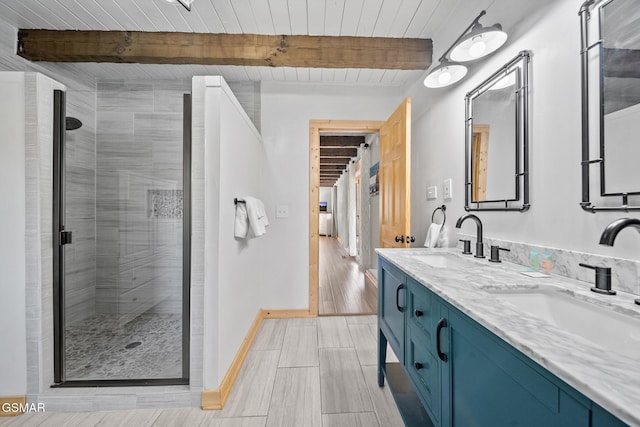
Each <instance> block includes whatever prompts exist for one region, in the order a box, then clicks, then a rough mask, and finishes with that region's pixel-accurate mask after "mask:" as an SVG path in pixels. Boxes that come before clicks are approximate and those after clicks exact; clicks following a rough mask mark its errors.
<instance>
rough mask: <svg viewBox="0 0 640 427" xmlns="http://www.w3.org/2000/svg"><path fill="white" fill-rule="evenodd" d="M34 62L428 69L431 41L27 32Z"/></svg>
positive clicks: (24, 43)
mask: <svg viewBox="0 0 640 427" xmlns="http://www.w3.org/2000/svg"><path fill="white" fill-rule="evenodd" d="M18 55H20V56H22V57H23V58H26V59H28V60H30V61H49V62H113V63H138V64H202V65H244V66H252V65H253V66H269V67H310V68H373V69H395V70H425V69H427V68H428V67H429V66H430V65H431V56H432V42H431V40H430V39H415V38H382V37H342V36H341V37H334V36H305V35H291V36H288V35H278V36H276V35H259V34H211V33H179V32H146V31H68V30H63V31H58V30H33V29H21V30H19V31H18Z"/></svg>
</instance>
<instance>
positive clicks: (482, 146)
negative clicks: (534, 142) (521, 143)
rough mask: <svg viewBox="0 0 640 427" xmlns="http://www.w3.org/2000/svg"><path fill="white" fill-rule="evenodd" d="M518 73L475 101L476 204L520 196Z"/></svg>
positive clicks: (474, 178) (505, 78) (474, 179)
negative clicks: (517, 179)
mask: <svg viewBox="0 0 640 427" xmlns="http://www.w3.org/2000/svg"><path fill="white" fill-rule="evenodd" d="M515 90H516V71H515V70H513V71H511V72H510V73H508V74H507V75H506V76H505V77H503V78H502V79H500V80H498V81H496V82H495V83H494V84H493V85H491V86H490V87H489V88H488V90H487V91H485V92H483V93H482V94H481V95H479V96H478V97H477V98H475V99H474V100H473V119H472V120H473V138H472V141H471V156H472V164H471V169H472V177H471V182H472V183H473V185H472V187H471V189H472V198H471V200H472V201H473V202H483V201H491V200H494V201H495V200H513V199H514V198H515V196H516V184H517V181H516V162H515V159H516V143H517V135H516V119H517V117H516V92H515Z"/></svg>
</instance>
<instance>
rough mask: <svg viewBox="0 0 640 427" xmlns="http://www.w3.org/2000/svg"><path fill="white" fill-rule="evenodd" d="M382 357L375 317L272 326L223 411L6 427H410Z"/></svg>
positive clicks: (39, 420)
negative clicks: (381, 383) (380, 378)
mask: <svg viewBox="0 0 640 427" xmlns="http://www.w3.org/2000/svg"><path fill="white" fill-rule="evenodd" d="M376 352H377V333H376V317H375V316H351V317H319V318H317V319H267V320H265V321H264V322H263V324H262V326H261V328H260V331H259V332H258V335H257V336H256V339H255V340H254V343H253V345H252V347H251V350H250V351H249V354H248V356H247V359H246V361H245V363H244V365H243V367H242V370H241V371H240V374H239V376H238V379H237V381H236V383H235V385H234V387H233V390H232V392H231V395H230V396H229V399H228V401H227V404H226V405H225V407H224V409H222V410H221V411H202V410H200V409H198V408H178V409H158V410H147V409H145V410H135V411H114V412H93V413H40V414H25V415H22V416H19V417H14V418H0V426H2V427H4V426H55V427H62V426H67V427H70V426H83V427H84V426H97V425H99V426H136V427H144V426H214V427H272V426H277V427H286V426H292V427H313V426H322V427H342V426H344V427H376V426H379V427H395V426H398V427H400V426H403V425H404V424H403V422H402V419H401V417H400V414H399V413H398V410H397V408H396V405H395V403H394V401H393V397H392V396H391V394H390V392H389V389H388V388H387V387H386V386H385V387H383V388H380V387H378V384H377V366H376V364H377V353H376ZM389 353H391V352H389Z"/></svg>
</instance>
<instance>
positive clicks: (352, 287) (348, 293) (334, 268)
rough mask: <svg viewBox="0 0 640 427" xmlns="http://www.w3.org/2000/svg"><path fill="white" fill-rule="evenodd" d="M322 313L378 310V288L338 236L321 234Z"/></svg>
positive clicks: (372, 311)
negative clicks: (349, 254) (366, 277)
mask: <svg viewBox="0 0 640 427" xmlns="http://www.w3.org/2000/svg"><path fill="white" fill-rule="evenodd" d="M319 244H320V271H319V276H320V277H319V279H320V315H321V316H323V315H324V316H330V315H344V314H376V313H377V307H378V290H377V289H376V288H375V286H373V285H372V284H371V282H370V281H368V280H366V279H365V275H364V270H362V269H361V268H360V266H359V265H358V263H357V262H356V260H355V259H354V258H353V257H350V256H348V253H347V252H346V251H345V249H344V248H342V247H341V246H340V243H339V242H338V239H336V238H333V237H324V236H320V243H319Z"/></svg>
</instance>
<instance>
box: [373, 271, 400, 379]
mask: <svg viewBox="0 0 640 427" xmlns="http://www.w3.org/2000/svg"><path fill="white" fill-rule="evenodd" d="M405 297H406V276H405V275H404V274H403V273H402V272H401V271H400V270H399V269H398V268H396V267H395V266H393V265H392V264H390V263H389V262H387V261H385V260H384V259H380V260H379V261H378V327H379V334H378V335H379V340H380V343H379V345H380V349H379V352H378V353H379V357H381V358H382V359H383V363H379V366H380V368H381V369H384V356H385V354H386V343H387V341H388V342H389V345H390V346H391V348H392V349H393V351H394V353H395V354H396V356H397V357H398V359H399V360H400V361H401V362H402V361H404V330H405V328H404V306H405V299H406V298H405ZM379 362H380V361H379ZM382 380H383V377H382V372H379V376H378V381H379V382H380V385H382Z"/></svg>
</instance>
